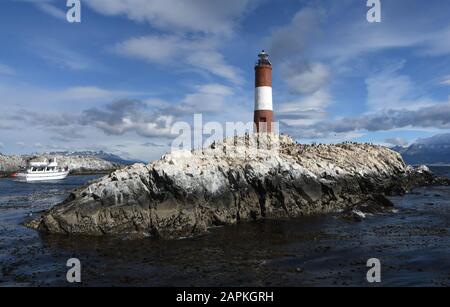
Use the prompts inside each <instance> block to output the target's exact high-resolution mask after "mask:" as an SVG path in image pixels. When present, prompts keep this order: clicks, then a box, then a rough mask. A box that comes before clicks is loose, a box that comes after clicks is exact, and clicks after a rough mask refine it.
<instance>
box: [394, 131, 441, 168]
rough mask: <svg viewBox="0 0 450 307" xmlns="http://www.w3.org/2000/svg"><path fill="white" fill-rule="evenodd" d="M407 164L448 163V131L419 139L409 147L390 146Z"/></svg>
mask: <svg viewBox="0 0 450 307" xmlns="http://www.w3.org/2000/svg"><path fill="white" fill-rule="evenodd" d="M392 149H393V150H395V151H397V152H399V153H400V154H401V155H402V156H403V159H404V160H405V161H406V163H408V164H450V133H448V134H438V135H435V136H433V137H430V138H425V139H419V140H417V141H416V142H415V143H414V144H412V145H411V146H409V147H400V146H396V147H393V148H392Z"/></svg>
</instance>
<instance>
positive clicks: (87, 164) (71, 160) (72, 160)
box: [0, 154, 121, 175]
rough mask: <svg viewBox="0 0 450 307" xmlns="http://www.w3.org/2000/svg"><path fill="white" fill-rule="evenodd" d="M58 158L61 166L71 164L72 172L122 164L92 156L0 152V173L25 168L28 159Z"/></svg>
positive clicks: (97, 169)
mask: <svg viewBox="0 0 450 307" xmlns="http://www.w3.org/2000/svg"><path fill="white" fill-rule="evenodd" d="M53 158H56V160H57V162H58V164H59V165H61V166H69V168H70V169H71V173H94V172H111V171H113V170H116V169H118V168H119V167H121V165H119V164H116V163H112V162H109V161H105V160H102V159H99V158H96V157H90V156H62V155H40V156H26V155H24V156H16V155H15V156H4V155H1V154H0V175H2V174H3V175H9V174H11V173H14V172H17V171H18V170H20V169H22V168H25V167H26V166H27V162H28V161H43V160H44V159H53Z"/></svg>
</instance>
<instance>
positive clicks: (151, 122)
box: [80, 100, 174, 137]
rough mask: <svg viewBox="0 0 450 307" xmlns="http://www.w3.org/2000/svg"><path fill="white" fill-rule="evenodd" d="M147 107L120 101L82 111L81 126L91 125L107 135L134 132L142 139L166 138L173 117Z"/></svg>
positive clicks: (137, 103) (141, 103) (135, 102)
mask: <svg viewBox="0 0 450 307" xmlns="http://www.w3.org/2000/svg"><path fill="white" fill-rule="evenodd" d="M150 111H151V110H150V109H149V107H148V106H147V105H146V104H145V103H143V102H141V101H138V100H120V101H116V102H113V103H111V104H108V105H106V106H105V108H102V109H100V108H92V109H88V110H85V111H83V113H82V116H81V118H80V121H81V124H82V125H93V126H95V127H97V128H98V129H100V130H102V131H103V132H104V133H105V134H107V135H123V134H124V133H127V132H130V131H134V132H136V133H137V134H138V135H141V136H144V137H168V136H170V135H171V133H170V129H171V124H172V123H173V121H174V117H173V116H171V115H163V114H157V113H152V112H150Z"/></svg>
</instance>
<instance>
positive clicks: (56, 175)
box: [14, 171, 69, 182]
mask: <svg viewBox="0 0 450 307" xmlns="http://www.w3.org/2000/svg"><path fill="white" fill-rule="evenodd" d="M67 175H69V171H64V172H53V173H49V172H47V173H41V174H30V173H18V174H15V176H14V180H15V181H20V182H35V181H54V180H62V179H65V178H66V177H67Z"/></svg>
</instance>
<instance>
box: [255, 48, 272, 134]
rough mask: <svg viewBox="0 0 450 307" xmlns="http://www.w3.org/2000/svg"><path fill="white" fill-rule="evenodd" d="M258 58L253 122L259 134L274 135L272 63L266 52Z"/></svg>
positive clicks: (261, 53) (262, 52)
mask: <svg viewBox="0 0 450 307" xmlns="http://www.w3.org/2000/svg"><path fill="white" fill-rule="evenodd" d="M258 57H259V59H258V62H256V65H255V115H254V120H253V121H254V123H255V127H256V131H257V132H267V133H272V132H273V131H272V130H273V106H272V63H270V61H269V55H268V54H267V53H266V52H265V51H264V50H263V51H261V52H260V53H259V54H258Z"/></svg>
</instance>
